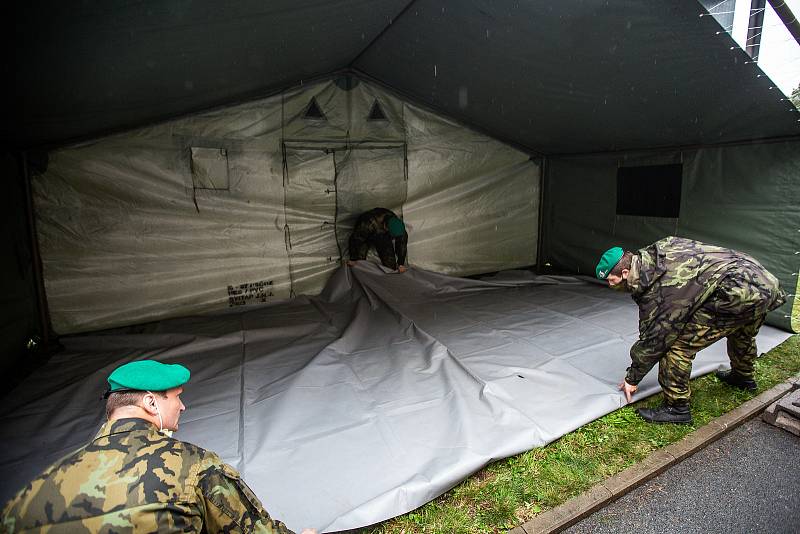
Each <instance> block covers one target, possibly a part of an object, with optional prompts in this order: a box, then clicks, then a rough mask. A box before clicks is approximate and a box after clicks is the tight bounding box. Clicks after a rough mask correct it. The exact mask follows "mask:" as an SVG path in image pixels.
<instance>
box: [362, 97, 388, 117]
mask: <svg viewBox="0 0 800 534" xmlns="http://www.w3.org/2000/svg"><path fill="white" fill-rule="evenodd" d="M367 120H368V121H388V120H389V117H387V116H386V113H385V112H384V111H383V108H382V107H381V103H380V102H378V99H377V98H376V99H375V102H373V104H372V109H371V110H370V111H369V116H367Z"/></svg>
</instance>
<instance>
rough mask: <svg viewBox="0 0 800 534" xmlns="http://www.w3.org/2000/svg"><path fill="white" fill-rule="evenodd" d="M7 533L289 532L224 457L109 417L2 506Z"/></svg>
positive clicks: (3, 528) (141, 424)
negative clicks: (85, 440) (92, 435)
mask: <svg viewBox="0 0 800 534" xmlns="http://www.w3.org/2000/svg"><path fill="white" fill-rule="evenodd" d="M0 531H1V532H8V533H16V532H48V533H71V534H72V533H75V534H80V533H87V534H88V533H95V532H99V533H109V534H110V533H112V532H115V533H122V532H153V533H154V532H159V533H161V532H209V533H213V532H231V533H240V532H258V533H279V534H284V533H290V532H291V531H290V530H288V529H287V528H286V527H285V526H284V524H283V523H281V522H280V521H275V520H273V519H271V518H270V516H269V514H268V513H267V512H266V511H265V510H264V508H263V507H262V506H261V503H260V502H259V500H258V498H257V497H256V496H255V495H254V494H253V492H252V491H251V490H250V488H248V487H247V485H246V484H245V483H244V481H243V480H242V479H241V477H240V476H239V473H238V472H237V471H236V470H235V469H233V468H232V467H231V466H229V465H227V464H225V463H224V462H223V461H222V460H221V459H220V458H219V456H217V455H216V454H214V453H213V452H209V451H206V450H204V449H201V448H200V447H197V446H195V445H192V444H191V443H185V442H182V441H179V440H176V439H173V438H169V437H166V436H164V435H162V434H161V433H159V432H158V431H157V429H156V428H155V427H154V426H153V425H152V424H150V423H149V422H147V421H145V420H143V419H119V420H116V421H113V422H108V423H106V424H105V425H103V427H102V428H101V429H100V431H99V432H98V434H97V436H96V437H95V438H94V440H92V442H91V443H89V444H88V445H86V446H85V447H83V448H82V449H79V450H78V451H76V452H74V453H72V454H70V455H69V456H67V457H66V458H64V459H63V460H61V461H59V462H57V463H56V464H54V465H52V466H51V467H49V468H48V469H47V470H46V471H45V472H44V473H42V474H41V475H40V476H39V477H37V478H36V479H35V480H33V481H32V482H31V483H30V484H28V485H27V486H26V487H25V488H23V489H22V490H21V491H20V492H19V493H18V494H17V496H16V497H15V498H14V499H12V500H11V501H10V502H9V503H8V504H7V505H6V506H5V509H4V510H3V517H2V524H0Z"/></svg>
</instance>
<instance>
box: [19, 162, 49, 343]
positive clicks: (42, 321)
mask: <svg viewBox="0 0 800 534" xmlns="http://www.w3.org/2000/svg"><path fill="white" fill-rule="evenodd" d="M21 160H22V179H23V181H24V182H25V208H26V212H27V218H28V225H27V226H28V243H29V245H30V247H31V260H32V263H33V276H34V279H35V284H34V285H35V287H36V300H37V308H38V316H39V332H40V333H41V336H42V347H41V348H42V350H43V352H44V353H47V354H49V353H50V352H51V350H52V349H53V348H54V347H53V345H54V344H53V339H52V337H53V336H52V326H51V322H50V308H49V307H48V305H47V293H46V292H45V285H44V270H43V269H42V256H41V253H40V252H39V239H38V237H37V232H36V217H35V216H34V213H33V193H32V190H31V174H30V168H29V166H28V154H27V152H23V153H22V155H21Z"/></svg>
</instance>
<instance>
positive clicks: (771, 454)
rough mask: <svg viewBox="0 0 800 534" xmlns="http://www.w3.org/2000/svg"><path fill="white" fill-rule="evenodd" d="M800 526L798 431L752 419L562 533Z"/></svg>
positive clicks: (729, 533) (726, 532)
mask: <svg viewBox="0 0 800 534" xmlns="http://www.w3.org/2000/svg"><path fill="white" fill-rule="evenodd" d="M620 532H636V533H637V534H647V533H653V534H656V533H663V532H705V533H716V532H718V533H720V534H733V533H738V532H743V533H744V532H770V533H778V532H786V533H790V532H791V533H797V532H800V438H798V437H797V436H795V435H793V434H791V433H789V432H787V431H786V430H782V429H780V428H776V427H774V426H772V425H768V424H767V423H765V422H763V421H762V420H761V418H760V417H759V418H756V419H753V420H751V421H749V422H747V423H745V424H744V425H743V426H741V427H739V428H737V429H736V430H733V431H731V432H730V433H729V434H727V435H725V436H723V437H722V438H720V439H719V440H718V441H716V442H715V443H712V444H711V445H709V446H708V447H706V448H705V449H703V450H701V451H699V452H698V453H696V454H695V455H693V456H691V457H689V458H687V459H686V460H684V461H682V462H680V463H679V464H677V465H675V466H673V467H671V468H670V469H668V470H667V471H665V472H664V473H662V474H661V475H659V476H657V477H655V478H654V479H652V480H650V481H649V482H647V483H646V484H644V485H643V486H640V487H638V488H636V489H635V490H633V491H632V492H630V493H628V494H627V495H625V496H624V497H621V498H620V499H619V500H617V501H615V502H613V503H611V504H610V505H608V506H606V507H605V508H602V509H601V510H599V511H597V512H595V513H594V514H592V515H590V516H589V517H587V518H585V519H583V520H582V521H580V522H579V523H577V524H576V525H574V526H572V527H570V528H568V529H567V530H565V531H564V533H565V534H589V533H592V534H604V533H608V534H612V533H613V534H618V533H620Z"/></svg>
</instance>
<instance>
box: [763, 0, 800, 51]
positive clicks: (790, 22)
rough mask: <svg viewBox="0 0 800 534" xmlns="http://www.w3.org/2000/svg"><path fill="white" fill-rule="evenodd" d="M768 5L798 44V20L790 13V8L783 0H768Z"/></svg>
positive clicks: (799, 28)
mask: <svg viewBox="0 0 800 534" xmlns="http://www.w3.org/2000/svg"><path fill="white" fill-rule="evenodd" d="M769 5H771V6H772V9H774V10H775V13H777V14H778V16H779V17H780V19H781V22H783V25H784V26H786V29H787V30H789V33H791V34H792V37H794V40H795V41H797V44H799V45H800V22H798V20H797V17H795V16H794V13H792V10H791V9H790V8H789V6H788V5H787V4H786V2H785V1H784V0H781V1H780V2H778V1H777V0H769Z"/></svg>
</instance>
